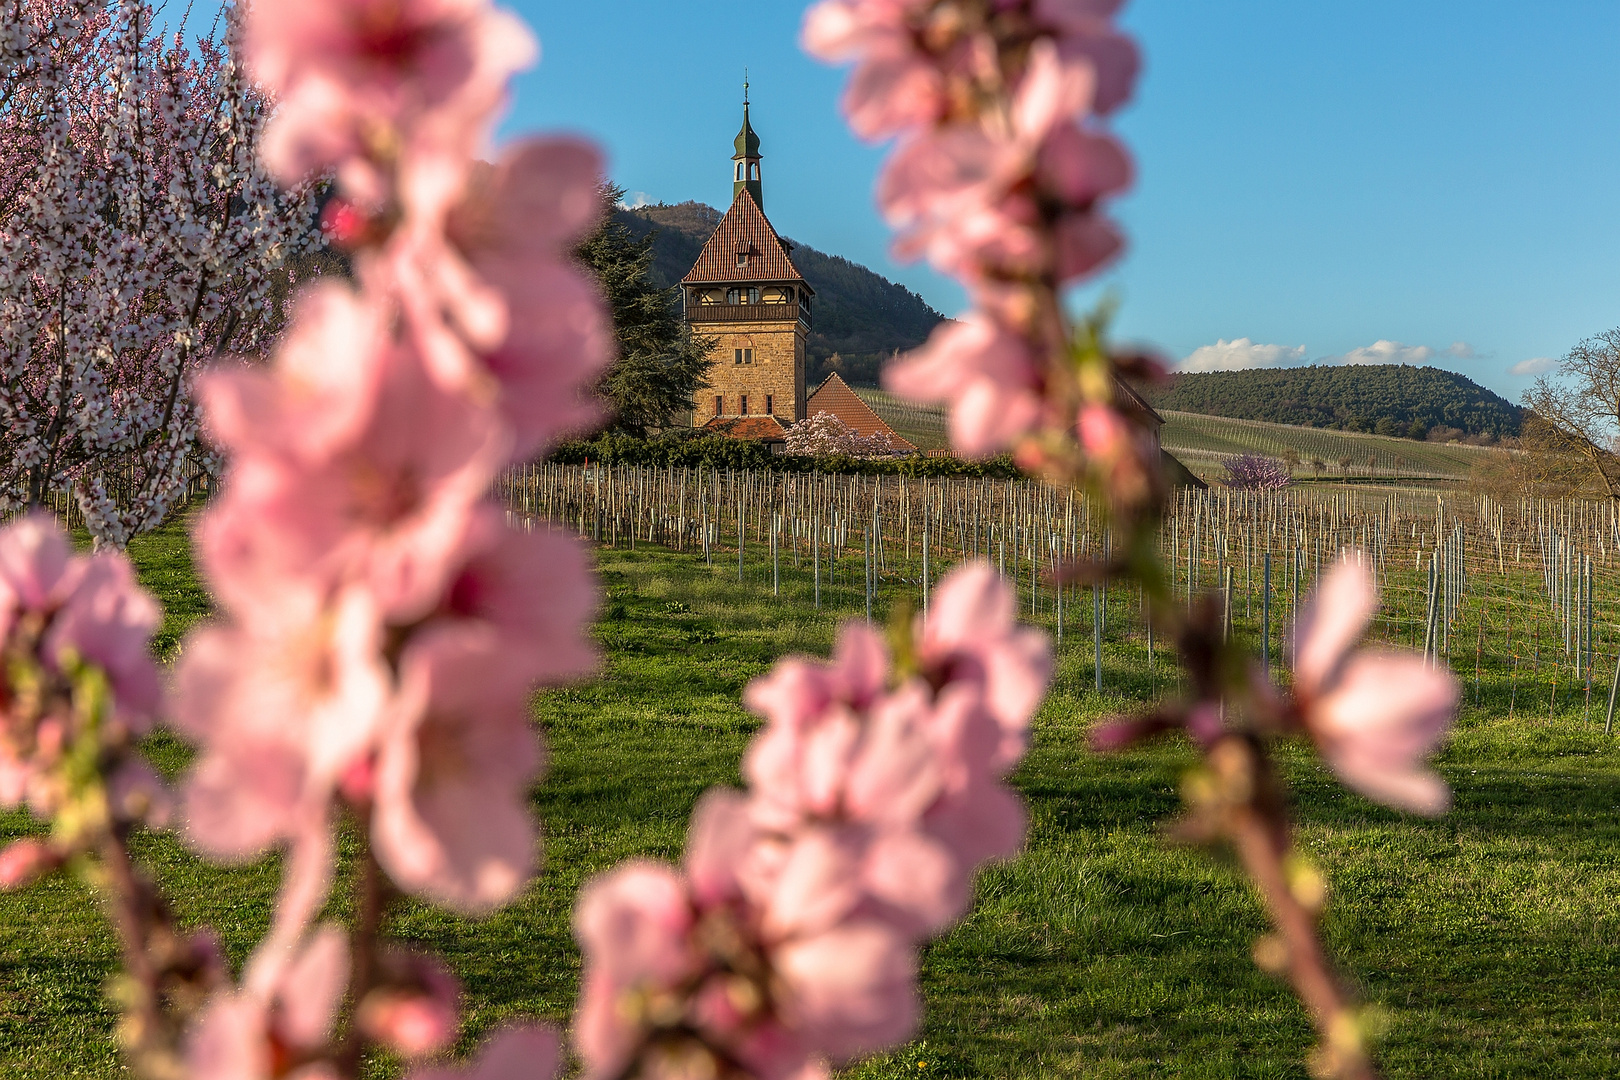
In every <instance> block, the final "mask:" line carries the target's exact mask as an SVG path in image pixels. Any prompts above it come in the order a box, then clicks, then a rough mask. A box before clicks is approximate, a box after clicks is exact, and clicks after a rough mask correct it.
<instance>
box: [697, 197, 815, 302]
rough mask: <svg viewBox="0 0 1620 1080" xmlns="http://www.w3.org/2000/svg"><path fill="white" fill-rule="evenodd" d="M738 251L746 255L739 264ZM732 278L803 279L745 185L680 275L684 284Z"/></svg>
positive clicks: (758, 279)
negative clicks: (699, 251)
mask: <svg viewBox="0 0 1620 1080" xmlns="http://www.w3.org/2000/svg"><path fill="white" fill-rule="evenodd" d="M738 255H747V256H748V259H747V261H746V263H744V265H742V266H738V265H737V256H738ZM733 281H796V282H803V281H804V275H803V274H801V273H799V268H798V267H797V266H794V265H793V260H792V259H790V258H789V257H788V253H787V246H786V245H785V244H783V243H782V238H781V237H779V236H777V235H776V230H775V229H773V228H772V227H771V223H770V221H768V220H767V219H766V217H765V211H763V210H761V209H760V208H759V204H758V203H756V202H755V201H754V197H753V196H752V195H750V194H749V193H748V191H747V190H746V189H745V190H743V191H740V192H738V193H737V197H736V198H735V199H734V200H732V203H731V209H730V210H727V211H726V216H725V217H723V218H721V219H720V224H719V225H717V226H716V227H715V230H714V235H713V236H711V237H709V242H708V243H707V244H704V245H703V254H701V255H699V256H698V260H697V262H696V263H694V264H693V265H692V269H691V270H690V271H688V272H687V275H686V276H685V277H684V278H682V279H681V283H682V284H684V285H692V284H700V283H701V284H709V283H713V284H721V283H729V282H733ZM806 287H808V286H806ZM811 291H812V292H814V290H811Z"/></svg>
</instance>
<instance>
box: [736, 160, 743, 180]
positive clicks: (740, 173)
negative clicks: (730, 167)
mask: <svg viewBox="0 0 1620 1080" xmlns="http://www.w3.org/2000/svg"><path fill="white" fill-rule="evenodd" d="M742 178H743V163H742V162H740V161H739V162H737V179H739V180H741V179H742Z"/></svg>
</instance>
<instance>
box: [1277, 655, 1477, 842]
mask: <svg viewBox="0 0 1620 1080" xmlns="http://www.w3.org/2000/svg"><path fill="white" fill-rule="evenodd" d="M1459 693H1460V691H1459V689H1458V686H1457V680H1456V677H1455V676H1453V675H1452V674H1451V673H1450V672H1449V671H1442V670H1439V669H1437V668H1433V667H1430V666H1429V665H1428V664H1427V663H1425V662H1424V660H1423V659H1422V658H1421V657H1419V656H1416V655H1413V654H1404V653H1391V652H1363V653H1358V654H1356V655H1355V656H1353V657H1351V659H1350V660H1349V661H1348V663H1346V664H1345V666H1344V669H1343V671H1342V673H1341V674H1340V676H1339V678H1338V679H1337V680H1336V682H1335V683H1334V685H1333V687H1332V689H1330V690H1329V691H1328V693H1327V694H1326V695H1325V696H1324V697H1322V698H1321V699H1320V700H1319V701H1317V702H1316V703H1315V706H1314V708H1312V709H1311V711H1310V713H1309V719H1308V724H1309V727H1310V729H1311V733H1312V735H1313V736H1315V738H1316V739H1317V742H1318V744H1319V745H1320V746H1321V748H1322V755H1323V757H1324V758H1326V759H1327V762H1328V764H1329V765H1330V766H1332V768H1333V770H1334V771H1335V772H1337V773H1338V774H1339V776H1340V778H1341V779H1342V780H1344V782H1345V783H1346V784H1348V785H1350V786H1351V787H1353V788H1355V789H1356V790H1357V791H1359V792H1361V793H1362V794H1363V795H1366V796H1367V797H1368V798H1370V799H1374V800H1376V801H1378V802H1382V803H1386V804H1388V805H1390V806H1394V807H1397V808H1398V809H1402V810H1409V811H1411V812H1412V813H1415V814H1427V815H1431V816H1432V815H1437V814H1441V813H1444V812H1445V810H1446V808H1447V806H1449V805H1450V801H1451V800H1450V793H1449V792H1448V790H1447V788H1446V785H1445V782H1444V781H1443V780H1441V779H1440V777H1439V776H1437V775H1436V774H1435V773H1434V772H1433V771H1432V770H1430V769H1428V768H1426V767H1425V766H1424V760H1425V759H1426V758H1427V757H1428V756H1429V754H1430V753H1431V752H1432V751H1433V750H1434V748H1435V747H1436V746H1437V745H1439V743H1440V742H1441V740H1442V739H1444V737H1445V734H1446V732H1447V730H1449V728H1450V726H1451V721H1452V717H1453V716H1454V715H1455V713H1456V708H1457V699H1458V696H1459Z"/></svg>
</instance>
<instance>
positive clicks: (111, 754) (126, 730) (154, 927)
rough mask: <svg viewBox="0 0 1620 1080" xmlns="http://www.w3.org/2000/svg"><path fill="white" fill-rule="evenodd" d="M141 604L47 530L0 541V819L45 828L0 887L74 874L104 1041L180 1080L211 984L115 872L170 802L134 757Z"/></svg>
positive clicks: (148, 711)
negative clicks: (107, 932)
mask: <svg viewBox="0 0 1620 1080" xmlns="http://www.w3.org/2000/svg"><path fill="white" fill-rule="evenodd" d="M157 620H158V609H157V605H156V603H155V602H154V601H153V600H152V598H151V597H150V596H149V595H147V594H146V593H145V592H143V591H142V590H140V589H139V588H138V587H136V585H135V582H134V574H133V572H132V571H131V569H130V567H129V564H128V563H127V562H126V561H125V560H124V559H123V557H122V556H121V555H114V554H106V555H98V556H95V557H93V558H84V557H78V556H74V555H73V554H72V548H71V545H69V543H68V541H67V537H66V536H64V535H63V534H62V532H61V531H60V529H58V528H57V526H56V525H55V523H54V522H52V521H51V520H50V519H48V518H46V517H43V516H37V515H36V516H31V517H26V518H24V519H22V520H21V521H19V522H17V523H15V524H13V525H11V526H9V527H7V528H5V529H3V530H0V634H3V637H4V656H5V680H4V686H3V693H0V701H3V702H4V711H3V714H0V805H4V806H8V807H9V806H15V805H17V804H18V803H25V804H26V805H27V806H28V807H29V809H30V810H32V811H33V812H34V814H35V815H36V816H38V817H41V818H43V819H46V820H47V821H49V822H50V824H51V832H50V836H49V839H46V840H40V839H36V838H28V839H23V840H18V841H15V842H13V843H12V844H10V845H8V846H7V847H6V848H5V850H4V851H3V852H0V887H3V888H13V889H14V888H22V887H24V886H26V885H28V884H29V883H31V882H32V881H34V880H36V879H37V878H39V877H40V876H42V875H44V874H46V873H49V872H51V871H53V870H55V869H57V868H59V867H62V866H72V867H74V868H75V869H76V870H77V871H78V872H79V873H80V875H81V876H82V877H83V878H84V879H85V881H86V883H87V884H88V885H89V886H90V887H91V889H92V890H93V891H94V893H95V894H96V896H97V897H98V899H99V900H100V901H101V902H102V904H103V906H104V907H105V909H106V911H107V915H108V919H109V921H110V922H111V923H112V925H113V927H114V929H115V930H116V932H117V934H118V939H119V947H120V951H121V954H122V957H123V974H122V975H121V976H120V977H119V978H118V979H117V980H115V982H114V984H113V987H112V992H113V996H114V999H115V1000H116V1001H117V1002H118V1004H119V1008H120V1010H121V1013H122V1016H121V1019H120V1022H119V1025H118V1036H119V1041H120V1042H121V1043H122V1045H123V1046H124V1048H125V1051H126V1053H127V1054H128V1056H129V1059H130V1061H131V1063H132V1064H133V1065H134V1066H135V1068H136V1070H137V1072H138V1073H139V1074H140V1075H142V1076H145V1077H152V1078H165V1080H166V1078H170V1077H176V1076H178V1075H180V1072H179V1055H178V1046H179V1038H180V1032H181V1030H182V1028H183V1027H184V1025H185V1023H186V1021H187V1019H188V1018H189V1016H190V1015H191V1013H192V1011H193V1010H194V1009H195V1008H196V1007H197V1005H198V1004H200V1002H201V1000H202V998H203V996H204V995H206V994H207V993H208V992H210V991H211V990H213V989H214V988H215V987H216V986H217V985H218V984H219V983H220V982H221V981H222V979H223V961H222V958H221V956H220V954H219V950H218V949H217V947H216V946H215V944H214V942H213V939H212V938H211V937H209V936H207V935H185V934H181V933H180V932H179V931H177V930H176V928H175V925H174V921H173V918H172V916H171V914H170V912H169V909H168V905H167V904H166V903H165V901H164V899H163V897H162V896H161V894H160V893H159V892H158V890H157V888H156V886H155V885H154V884H153V883H152V881H151V879H150V878H149V877H148V876H147V875H146V874H145V873H144V872H142V871H141V870H139V869H138V868H137V867H136V866H135V865H134V864H133V862H132V861H131V859H130V857H129V837H130V835H131V833H132V832H133V830H134V829H135V828H136V827H137V826H138V825H141V824H148V825H154V826H162V825H164V824H165V823H166V822H167V821H168V818H169V814H170V805H171V800H170V797H169V794H168V792H167V790H166V789H165V788H164V786H163V784H162V782H161V781H160V780H159V779H158V777H157V776H156V774H155V773H153V771H152V769H151V767H150V766H148V765H147V764H146V763H145V762H144V761H143V760H142V759H141V758H140V757H139V755H138V754H137V753H136V752H135V748H134V738H135V737H136V736H138V735H139V734H141V733H142V732H144V731H145V730H147V727H148V725H149V723H150V721H151V716H152V712H153V710H154V709H155V707H156V705H157V699H158V679H157V673H156V669H155V666H154V665H153V663H152V661H151V659H150V658H149V656H148V655H147V645H148V641H149V639H150V637H151V634H152V631H153V630H154V629H155V628H156V626H157Z"/></svg>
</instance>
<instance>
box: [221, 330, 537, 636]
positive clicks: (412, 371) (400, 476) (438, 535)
mask: <svg viewBox="0 0 1620 1080" xmlns="http://www.w3.org/2000/svg"><path fill="white" fill-rule="evenodd" d="M366 303H367V302H366V301H361V300H358V299H357V300H354V301H352V303H345V302H338V301H336V300H335V298H331V299H328V301H327V302H325V303H323V304H320V305H318V306H315V307H313V308H311V309H308V310H307V313H306V318H307V321H306V322H305V323H304V325H302V326H301V327H300V328H298V329H297V330H295V332H294V338H293V340H294V343H295V344H294V345H292V346H290V351H291V352H292V353H293V354H294V355H305V354H306V353H307V352H308V350H309V348H310V346H309V345H308V344H306V343H305V342H304V341H303V340H302V339H303V335H310V337H311V338H312V339H313V341H317V342H318V341H320V340H321V339H322V338H324V337H325V336H326V335H327V334H328V332H330V333H331V334H332V335H333V339H332V342H331V344H332V345H333V346H334V347H338V346H341V345H344V344H349V343H356V344H359V345H360V348H359V349H358V350H357V351H356V352H355V353H352V354H350V357H351V359H350V362H349V364H348V365H338V366H352V367H353V368H354V369H356V373H355V374H353V375H350V376H347V377H346V378H345V379H344V380H342V381H345V382H347V383H349V386H347V387H345V389H348V390H349V393H350V394H352V395H353V396H355V397H358V398H360V399H362V403H361V404H359V405H350V404H344V405H341V406H333V405H332V404H330V398H329V397H328V395H326V394H324V393H320V392H318V391H316V390H314V389H312V386H321V385H322V384H320V383H313V381H312V380H311V379H310V377H309V376H308V374H307V369H306V367H305V366H304V365H303V364H302V363H299V364H291V363H289V364H288V365H287V366H282V365H281V364H279V363H278V365H277V366H276V367H274V368H272V369H271V371H270V372H269V373H267V374H266V373H260V372H257V371H246V370H243V371H232V372H216V373H214V374H212V375H210V376H209V377H208V379H207V380H206V381H205V382H204V384H203V387H202V393H203V398H204V402H205V406H206V408H207V412H208V415H209V420H210V425H211V430H212V432H213V435H214V438H215V439H216V440H217V441H219V442H220V443H221V444H222V445H223V446H225V447H226V448H228V449H230V450H232V451H233V452H234V455H235V456H234V458H233V462H232V469H231V483H230V484H229V485H228V486H227V488H226V491H225V493H224V495H223V496H222V498H221V499H220V501H219V502H218V504H217V505H216V506H215V507H214V508H213V509H212V510H211V511H210V512H209V514H208V515H207V517H206V518H205V519H204V521H203V523H202V525H201V526H200V527H199V530H198V546H199V554H200V555H201V557H202V561H203V563H204V566H205V567H206V568H207V570H208V573H209V577H210V579H211V581H213V582H214V583H215V585H216V587H217V588H219V590H220V592H221V596H222V598H223V599H224V600H225V603H226V606H227V607H229V608H231V609H232V610H233V611H234V612H237V613H239V614H243V615H247V614H250V613H252V614H258V613H273V612H274V610H275V609H277V608H279V607H280V606H282V599H281V596H282V593H283V592H284V590H285V589H286V588H287V587H288V584H289V583H290V582H301V581H314V582H321V581H325V582H327V583H330V584H331V585H333V586H336V585H340V584H346V583H363V584H364V586H365V587H367V588H368V589H370V590H371V592H372V594H373V596H374V597H375V598H376V600H377V603H378V606H379V609H380V610H381V612H382V613H383V614H384V615H385V616H387V617H391V618H394V619H398V620H402V621H408V620H410V619H412V618H416V617H419V616H420V615H422V614H424V613H425V610H426V609H427V608H428V607H429V606H431V605H432V603H433V602H434V601H435V599H436V598H437V596H438V595H439V594H440V592H441V591H442V590H443V588H444V586H445V583H446V581H447V578H448V577H449V575H450V574H451V573H453V572H454V568H455V566H456V564H457V563H458V562H459V560H460V559H461V557H462V555H463V546H464V544H465V542H466V539H467V532H468V529H469V528H470V522H471V517H472V509H473V506H474V505H475V504H476V503H477V501H478V500H479V498H480V497H481V496H482V494H483V492H484V488H485V487H486V485H487V484H488V482H489V477H490V475H491V473H492V472H493V470H494V469H495V468H496V467H497V466H498V464H499V462H500V461H502V460H503V459H504V458H505V455H506V452H507V448H508V445H509V444H508V442H507V439H506V437H505V436H506V431H505V426H504V425H502V424H500V423H499V422H498V421H497V420H496V419H495V418H494V417H493V416H492V415H491V413H490V412H489V410H487V409H485V408H482V407H480V406H478V405H476V404H474V403H473V402H470V401H468V400H467V399H466V398H464V397H462V396H460V395H457V394H454V393H451V392H447V391H445V390H443V389H441V388H440V387H438V386H437V385H435V383H434V382H433V380H432V379H431V378H430V377H429V375H428V373H427V371H426V370H425V368H424V366H423V362H422V360H421V358H420V357H419V356H418V355H417V354H416V353H415V352H414V350H412V349H410V348H408V347H407V346H406V345H404V344H403V343H396V342H393V341H391V340H390V339H389V338H388V337H387V336H386V335H381V334H366V333H362V332H360V330H359V329H357V327H360V326H364V325H365V324H366V320H365V319H359V318H356V317H352V316H349V315H348V314H346V309H348V308H351V307H352V306H353V305H359V306H361V307H364V306H365V305H366ZM340 316H341V317H340ZM372 325H376V321H375V318H373V321H372ZM326 381H327V382H330V381H332V380H330V379H328V380H326ZM334 411H336V413H337V415H338V418H337V419H334V415H333V414H334ZM306 416H307V417H309V423H308V424H307V425H306V424H305V423H303V422H302V421H303V420H304V418H305V417H306Z"/></svg>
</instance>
